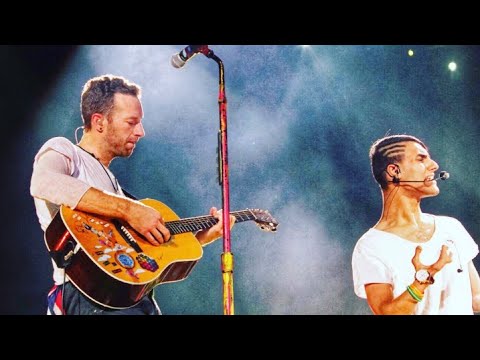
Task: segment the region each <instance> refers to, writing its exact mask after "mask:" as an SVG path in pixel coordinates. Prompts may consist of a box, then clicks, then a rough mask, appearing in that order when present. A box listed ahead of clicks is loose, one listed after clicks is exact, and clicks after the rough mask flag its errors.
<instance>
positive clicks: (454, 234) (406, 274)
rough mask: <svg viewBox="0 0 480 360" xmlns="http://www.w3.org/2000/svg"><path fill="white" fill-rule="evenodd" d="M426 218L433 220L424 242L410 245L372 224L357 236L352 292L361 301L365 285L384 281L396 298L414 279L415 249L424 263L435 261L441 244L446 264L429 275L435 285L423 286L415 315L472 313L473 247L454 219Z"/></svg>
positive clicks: (474, 253)
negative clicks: (448, 259)
mask: <svg viewBox="0 0 480 360" xmlns="http://www.w3.org/2000/svg"><path fill="white" fill-rule="evenodd" d="M431 216H433V217H434V219H435V232H434V233H433V236H432V238H431V239H430V240H429V241H427V242H425V243H420V244H419V243H415V242H412V241H409V240H406V239H404V238H402V237H399V236H397V235H394V234H391V233H389V232H385V231H381V230H377V229H374V228H371V229H369V230H368V231H367V232H366V233H365V234H364V235H363V236H362V237H361V238H360V239H359V240H358V242H357V244H356V246H355V249H354V251H353V256H352V270H353V284H354V290H355V294H356V295H357V296H359V297H361V298H365V299H366V297H367V296H366V293H365V285H366V284H371V283H387V284H391V285H392V287H393V296H394V297H398V296H399V295H400V294H402V293H403V292H405V290H406V288H407V286H408V285H411V284H412V282H413V281H414V275H415V268H414V266H413V264H412V258H413V256H414V255H415V248H416V247H417V246H418V245H420V246H421V247H422V252H421V254H420V261H421V263H422V264H424V265H427V266H428V265H431V264H433V263H434V262H436V261H437V260H438V257H439V256H440V251H441V248H442V245H447V246H448V247H449V250H450V251H451V252H452V262H451V263H448V264H446V265H445V267H444V268H443V269H442V270H441V271H439V272H438V273H436V274H435V276H434V278H435V283H434V284H432V285H430V286H428V287H427V289H426V290H425V295H424V297H423V300H422V301H421V302H419V303H418V304H417V306H416V308H415V314H417V315H420V314H424V315H426V314H429V315H433V314H439V315H441V314H443V315H446V314H459V315H460V314H473V310H472V291H471V286H470V277H469V272H468V262H470V261H471V260H472V259H473V258H474V257H475V256H476V255H477V254H478V245H477V244H476V243H475V241H474V240H473V239H472V237H471V236H470V234H469V233H468V232H467V231H466V230H465V228H464V226H463V225H462V224H461V223H460V222H459V221H458V220H456V219H454V218H451V217H447V216H434V215H431ZM459 269H460V270H462V271H461V272H459V271H458V270H459Z"/></svg>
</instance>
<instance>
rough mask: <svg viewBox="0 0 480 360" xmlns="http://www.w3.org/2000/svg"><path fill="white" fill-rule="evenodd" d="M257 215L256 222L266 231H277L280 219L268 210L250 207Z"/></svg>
mask: <svg viewBox="0 0 480 360" xmlns="http://www.w3.org/2000/svg"><path fill="white" fill-rule="evenodd" d="M248 210H249V211H251V212H252V214H253V215H254V216H255V219H254V221H255V223H256V224H257V226H259V227H260V229H262V230H265V231H272V232H274V231H277V226H278V221H277V220H275V219H274V218H273V216H272V215H270V213H269V212H268V211H267V210H261V209H248Z"/></svg>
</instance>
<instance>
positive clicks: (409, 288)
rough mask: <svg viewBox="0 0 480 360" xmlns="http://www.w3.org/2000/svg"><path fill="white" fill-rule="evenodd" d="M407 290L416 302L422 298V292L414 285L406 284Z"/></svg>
mask: <svg viewBox="0 0 480 360" xmlns="http://www.w3.org/2000/svg"><path fill="white" fill-rule="evenodd" d="M407 291H408V293H409V294H410V296H411V297H412V298H413V299H414V300H415V301H416V302H420V301H422V300H423V294H422V293H421V292H420V290H418V289H417V288H416V287H415V286H414V285H409V286H407Z"/></svg>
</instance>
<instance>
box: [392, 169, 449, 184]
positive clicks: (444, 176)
mask: <svg viewBox="0 0 480 360" xmlns="http://www.w3.org/2000/svg"><path fill="white" fill-rule="evenodd" d="M448 178H450V174H449V173H448V172H446V171H440V174H439V175H438V176H437V177H436V178H435V179H432V180H428V181H427V180H426V179H424V180H400V179H399V178H398V177H396V176H394V177H393V179H392V181H390V182H393V183H394V184H399V183H401V182H423V183H424V182H431V181H436V180H447V179H448Z"/></svg>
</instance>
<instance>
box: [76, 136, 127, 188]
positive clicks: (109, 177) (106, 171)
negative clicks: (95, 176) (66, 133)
mask: <svg viewBox="0 0 480 360" xmlns="http://www.w3.org/2000/svg"><path fill="white" fill-rule="evenodd" d="M76 145H77V146H78V147H79V148H80V149H82V150H83V151H85V152H86V153H87V154H89V155H90V156H91V157H93V158H94V159H95V160H97V161H98V163H99V164H100V166H101V167H102V169H103V171H104V172H105V174H107V177H108V180H110V183H111V184H112V187H113V188H114V189H115V192H116V193H117V194H118V190H119V188H120V184H119V183H118V180H117V178H116V177H115V175H113V174H112V176H113V179H115V182H114V181H113V180H112V177H111V176H110V174H109V172H110V170H107V168H106V167H105V165H103V164H102V162H101V161H100V159H99V158H97V157H96V156H95V154H94V153H91V152H90V151H87V150H85V149H84V148H83V147H81V146H80V145H78V144H76ZM110 173H111V172H110Z"/></svg>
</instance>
